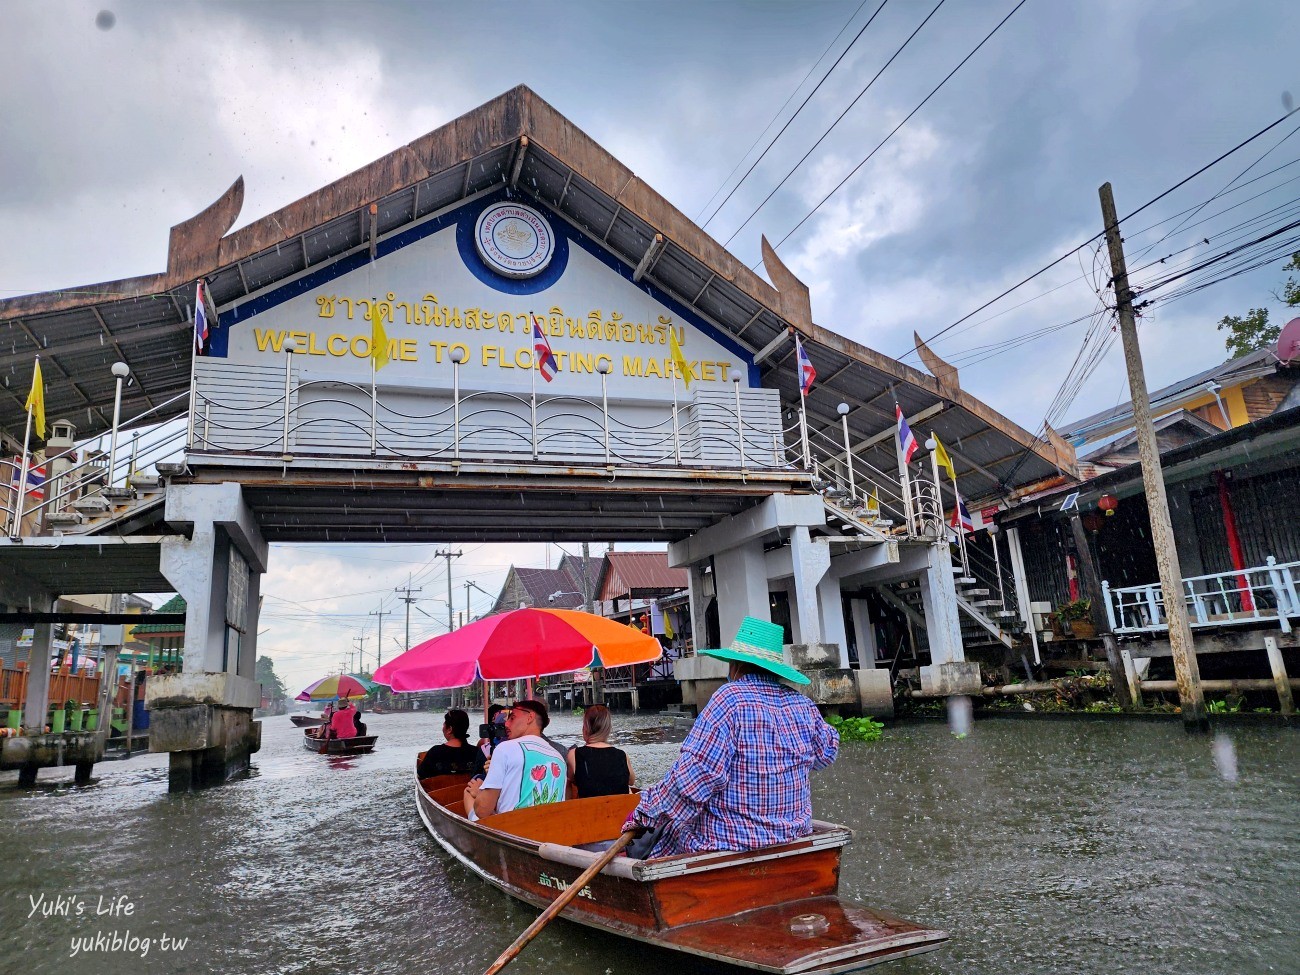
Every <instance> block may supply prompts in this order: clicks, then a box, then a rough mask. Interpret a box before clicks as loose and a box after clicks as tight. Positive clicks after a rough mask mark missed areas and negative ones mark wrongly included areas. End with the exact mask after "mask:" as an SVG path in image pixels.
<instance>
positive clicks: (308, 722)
mask: <svg viewBox="0 0 1300 975" xmlns="http://www.w3.org/2000/svg"><path fill="white" fill-rule="evenodd" d="M289 720H290V721H292V722H293V724H294V727H295V728H317V727H320V726H321V725H323V724H324V723H325V719H324V718H322V717H321V716H320V715H318V714H291V715H289Z"/></svg>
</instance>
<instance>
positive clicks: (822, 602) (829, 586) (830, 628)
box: [817, 546, 849, 670]
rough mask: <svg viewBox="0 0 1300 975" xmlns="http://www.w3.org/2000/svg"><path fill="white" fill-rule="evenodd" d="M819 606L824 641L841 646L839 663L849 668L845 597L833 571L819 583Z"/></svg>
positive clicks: (828, 644) (837, 577) (827, 643)
mask: <svg viewBox="0 0 1300 975" xmlns="http://www.w3.org/2000/svg"><path fill="white" fill-rule="evenodd" d="M823 547H825V546H823ZM817 607H818V610H819V611H820V613H821V621H822V642H823V643H824V644H826V645H827V646H838V647H839V648H840V653H839V665H840V667H841V668H843V669H845V670H847V669H848V666H849V631H848V629H847V628H846V627H845V625H844V598H843V596H842V595H841V593H840V577H839V576H838V575H836V574H835V573H834V572H833V571H831V572H827V573H826V575H824V576H822V581H821V582H819V583H818V584H817Z"/></svg>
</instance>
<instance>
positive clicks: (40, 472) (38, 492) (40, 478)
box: [9, 457, 45, 501]
mask: <svg viewBox="0 0 1300 975" xmlns="http://www.w3.org/2000/svg"><path fill="white" fill-rule="evenodd" d="M22 465H23V459H22V458H21V457H15V458H14V468H13V476H12V478H11V479H10V481H9V487H10V489H11V490H13V491H17V490H18V481H19V480H20V479H21V478H22ZM27 496H28V497H29V498H35V499H36V500H38V501H44V500H45V467H44V466H43V465H42V466H35V465H34V466H32V467H29V468H27Z"/></svg>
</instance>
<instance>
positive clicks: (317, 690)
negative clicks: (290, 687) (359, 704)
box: [296, 674, 379, 701]
mask: <svg viewBox="0 0 1300 975" xmlns="http://www.w3.org/2000/svg"><path fill="white" fill-rule="evenodd" d="M378 686H379V685H378V684H376V683H375V682H374V681H370V680H366V679H365V678H364V677H353V676H352V675H351V674H331V675H330V676H329V677H323V678H321V679H320V680H318V681H316V683H314V684H311V685H309V686H308V687H307V688H306V689H304V690H303V692H302V693H301V694H299V695H298V697H297V698H296V700H299V701H339V700H343V699H344V698H346V699H348V700H350V701H355V700H357V699H358V698H363V697H365V696H366V695H367V694H369V693H370V692H371V691H373V690H374V689H375V688H376V687H378Z"/></svg>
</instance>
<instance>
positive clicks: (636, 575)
mask: <svg viewBox="0 0 1300 975" xmlns="http://www.w3.org/2000/svg"><path fill="white" fill-rule="evenodd" d="M605 563H606V568H605V574H604V578H603V579H602V580H601V586H600V598H601V599H620V598H622V597H624V596H627V595H628V594H629V593H631V594H632V595H635V596H650V595H667V594H668V593H670V592H677V591H678V590H681V589H685V588H686V587H687V586H689V585H690V574H689V573H688V572H687V571H686V570H685V569H674V568H672V567H671V566H669V565H668V553H667V552H609V553H607V554H606V555H605Z"/></svg>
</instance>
